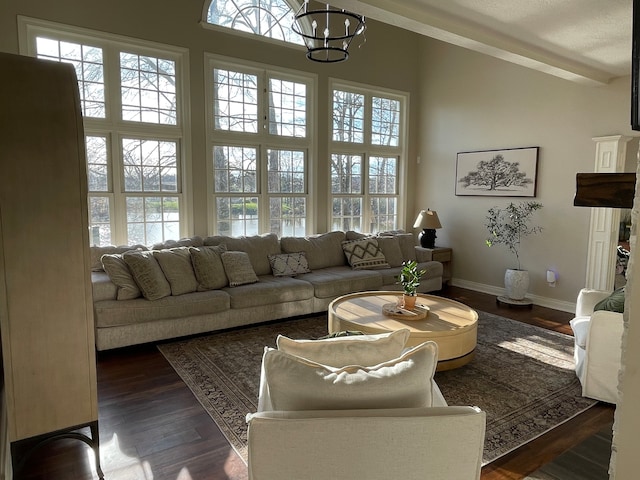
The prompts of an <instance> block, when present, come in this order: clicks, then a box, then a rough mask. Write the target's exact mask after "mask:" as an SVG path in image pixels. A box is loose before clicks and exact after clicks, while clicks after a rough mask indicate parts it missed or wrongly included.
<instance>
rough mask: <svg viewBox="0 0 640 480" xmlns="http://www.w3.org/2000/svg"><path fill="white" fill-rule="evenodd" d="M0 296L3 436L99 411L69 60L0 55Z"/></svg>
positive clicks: (78, 126)
mask: <svg viewBox="0 0 640 480" xmlns="http://www.w3.org/2000/svg"><path fill="white" fill-rule="evenodd" d="M0 64H2V70H3V71H6V72H11V75H5V76H3V77H2V78H0V104H1V105H2V108H3V112H2V113H3V114H2V117H1V118H0V145H2V150H1V153H0V155H1V157H0V158H1V167H0V168H1V169H2V170H1V175H0V186H1V188H0V211H1V215H2V216H1V223H2V227H1V234H2V236H1V237H0V249H1V253H2V255H3V257H4V265H3V267H4V268H3V272H4V279H3V283H4V289H3V291H2V292H0V302H1V303H4V304H5V308H3V309H2V310H0V315H1V318H0V328H1V329H2V347H3V359H4V370H5V382H6V388H7V400H8V402H7V403H8V419H9V435H10V440H11V441H15V440H20V439H24V438H29V437H32V436H35V435H40V434H43V433H49V432H52V431H55V430H58V429H62V428H67V427H70V426H74V425H78V424H83V423H87V422H90V421H95V420H97V398H96V373H95V350H94V343H93V335H94V333H93V315H92V307H91V286H90V280H89V270H88V266H87V265H88V258H89V255H88V245H89V240H88V220H87V203H86V202H87V186H86V161H85V153H84V138H83V133H82V119H81V116H80V110H79V98H78V93H77V82H76V79H75V72H74V70H73V67H71V66H70V65H64V64H59V63H54V62H48V61H41V60H35V59H31V58H27V57H18V56H13V55H6V54H2V55H1V56H0Z"/></svg>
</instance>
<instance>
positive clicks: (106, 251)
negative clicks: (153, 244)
mask: <svg viewBox="0 0 640 480" xmlns="http://www.w3.org/2000/svg"><path fill="white" fill-rule="evenodd" d="M89 250H90V253H91V271H92V272H102V271H103V270H104V267H103V265H102V256H103V255H115V254H123V253H124V252H128V251H129V250H149V249H148V248H147V247H146V246H144V245H121V246H119V247H115V246H113V245H109V246H106V247H95V246H94V247H89Z"/></svg>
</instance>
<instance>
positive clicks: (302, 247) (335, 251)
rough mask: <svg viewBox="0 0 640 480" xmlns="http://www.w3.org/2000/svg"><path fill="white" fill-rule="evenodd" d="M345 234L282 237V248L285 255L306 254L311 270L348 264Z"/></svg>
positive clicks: (338, 232)
mask: <svg viewBox="0 0 640 480" xmlns="http://www.w3.org/2000/svg"><path fill="white" fill-rule="evenodd" d="M344 241H345V233H344V232H340V231H335V232H329V233H324V234H321V235H314V236H311V237H304V238H303V237H282V238H281V239H280V247H281V248H282V251H283V252H284V253H295V252H304V253H305V254H306V256H307V261H308V262H309V268H310V269H311V270H318V269H320V268H327V267H335V266H341V265H345V264H346V259H345V256H344V253H343V251H342V242H344Z"/></svg>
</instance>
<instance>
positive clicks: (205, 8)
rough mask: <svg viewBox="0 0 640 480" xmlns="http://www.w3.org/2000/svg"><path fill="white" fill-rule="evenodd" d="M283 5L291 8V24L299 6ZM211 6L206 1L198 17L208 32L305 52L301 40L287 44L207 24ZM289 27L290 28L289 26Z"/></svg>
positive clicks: (287, 1) (290, 3)
mask: <svg viewBox="0 0 640 480" xmlns="http://www.w3.org/2000/svg"><path fill="white" fill-rule="evenodd" d="M283 1H284V3H286V4H288V5H289V7H290V8H291V23H292V24H293V17H294V15H295V13H296V11H297V10H298V8H299V5H294V4H295V3H296V2H295V0H293V1H291V0H283ZM302 2H304V0H301V3H302ZM210 5H211V0H207V1H205V2H204V4H203V7H202V16H201V17H200V18H201V20H200V25H201V26H202V27H203V28H206V29H209V30H215V31H218V32H222V33H226V34H231V35H238V36H240V37H244V38H249V39H252V40H259V41H261V42H267V43H271V44H273V45H279V46H281V47H282V46H286V47H288V48H293V49H295V50H298V51H300V52H306V50H307V49H306V46H305V44H304V40H303V39H302V38H300V43H292V42H287V41H286V40H279V39H277V38H271V37H266V36H264V35H260V34H256V33H251V32H245V31H242V30H237V29H234V28H231V27H225V26H222V25H217V24H213V23H209V22H208V17H209V6H210ZM289 27H290V26H289Z"/></svg>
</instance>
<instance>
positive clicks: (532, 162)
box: [456, 147, 539, 197]
mask: <svg viewBox="0 0 640 480" xmlns="http://www.w3.org/2000/svg"><path fill="white" fill-rule="evenodd" d="M538 150H539V147H523V148H509V149H504V150H482V151H477V152H460V153H458V157H457V160H456V195H483V196H492V197H535V196H536V175H537V168H538Z"/></svg>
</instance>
